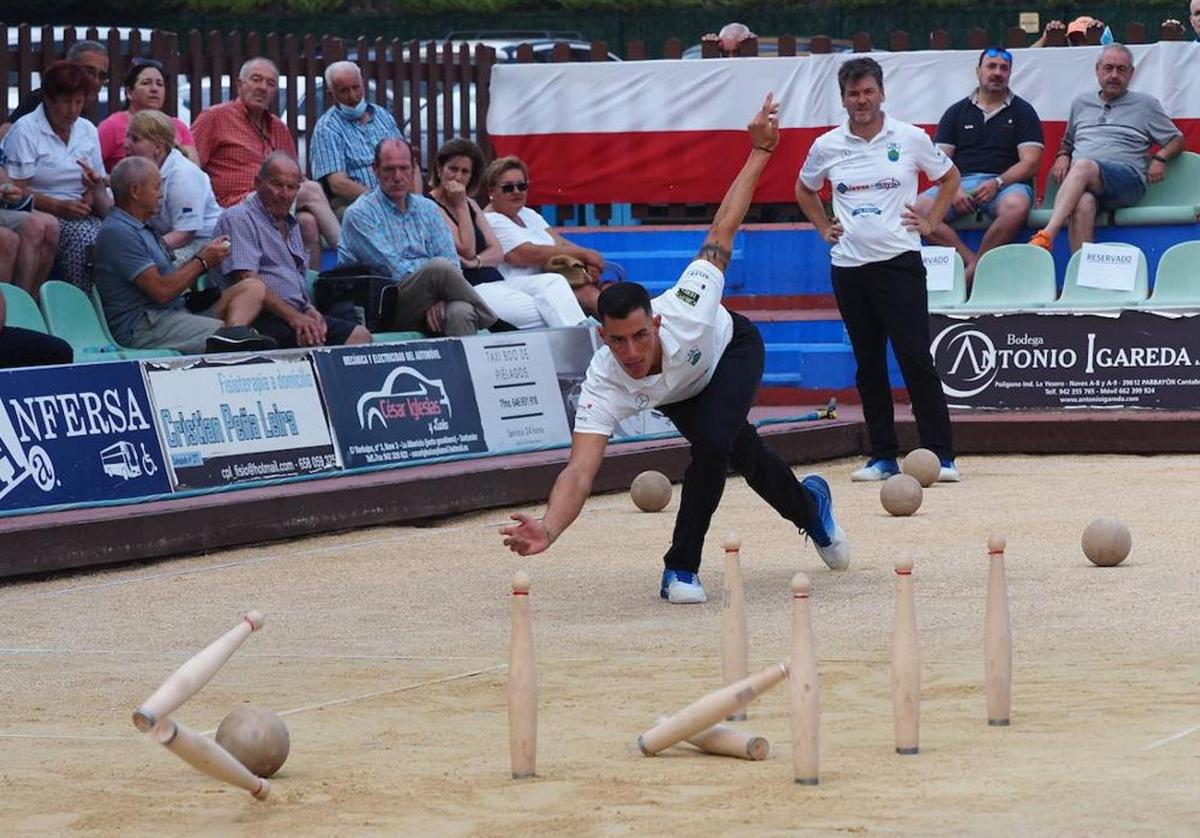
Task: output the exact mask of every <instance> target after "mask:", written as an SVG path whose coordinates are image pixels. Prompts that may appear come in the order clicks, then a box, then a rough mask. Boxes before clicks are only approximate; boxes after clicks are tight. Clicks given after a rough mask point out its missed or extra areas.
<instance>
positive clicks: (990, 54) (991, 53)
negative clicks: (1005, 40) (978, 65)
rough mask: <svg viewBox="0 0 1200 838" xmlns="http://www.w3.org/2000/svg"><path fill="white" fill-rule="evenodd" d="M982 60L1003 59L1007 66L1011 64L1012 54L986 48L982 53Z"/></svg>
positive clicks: (995, 48) (997, 48)
mask: <svg viewBox="0 0 1200 838" xmlns="http://www.w3.org/2000/svg"><path fill="white" fill-rule="evenodd" d="M983 57H984V58H1003V59H1004V60H1005V61H1007V62H1008V63H1009V64H1012V53H1011V52H1009V51H1008V50H1006V49H1001V48H1000V47H988V48H987V49H985V50H984V51H983Z"/></svg>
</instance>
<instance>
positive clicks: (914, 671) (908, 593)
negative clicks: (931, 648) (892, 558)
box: [892, 556, 921, 754]
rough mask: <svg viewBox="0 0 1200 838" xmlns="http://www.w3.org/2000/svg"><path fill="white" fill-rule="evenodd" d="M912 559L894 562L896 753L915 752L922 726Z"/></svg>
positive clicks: (893, 695) (893, 666)
mask: <svg viewBox="0 0 1200 838" xmlns="http://www.w3.org/2000/svg"><path fill="white" fill-rule="evenodd" d="M912 568H913V560H912V557H911V556H901V557H900V558H899V559H898V560H897V561H896V631H895V633H894V634H893V635H892V723H893V725H894V726H895V729H896V753H898V754H915V753H917V751H918V750H919V747H920V746H919V744H918V743H919V741H920V729H921V658H920V652H919V650H918V648H917V609H916V603H915V602H914V601H913V582H912Z"/></svg>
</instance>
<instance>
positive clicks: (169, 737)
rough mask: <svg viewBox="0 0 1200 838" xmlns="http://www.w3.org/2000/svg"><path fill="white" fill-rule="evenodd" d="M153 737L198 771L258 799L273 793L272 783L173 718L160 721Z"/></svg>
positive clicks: (155, 727) (156, 725)
mask: <svg viewBox="0 0 1200 838" xmlns="http://www.w3.org/2000/svg"><path fill="white" fill-rule="evenodd" d="M151 735H152V736H153V737H154V738H155V739H156V740H157V741H158V742H160V743H161V744H162V745H164V746H165V747H166V749H167V750H168V751H170V752H171V753H173V754H175V755H176V756H178V757H179V758H180V759H182V760H183V761H184V762H186V763H187V764H188V765H190V766H192V767H193V768H195V769H196V770H197V771H201V772H203V773H205V774H207V775H208V776H210V777H214V778H216V779H218V780H220V781H221V782H223V783H229V784H230V785H231V786H237V787H238V788H241V789H245V790H246V791H248V792H250V794H252V795H253V796H254V799H255V800H266V799H267V795H268V794H270V793H271V784H270V783H268V782H267V781H266V780H264V779H263V778H262V777H255V776H254V775H253V774H252V773H250V769H249V768H247V767H246V766H244V765H242V764H241V763H240V762H238V761H237V760H236V759H234V757H233V754H231V753H229V751H227V750H225V749H224V748H222V747H221V746H220V745H218V744H217V743H216V742H214V741H213V740H211V739H209V738H208V737H207V736H201V735H200V734H199V733H196V732H194V731H191V730H188V729H187V728H186V727H184V726H183V725H180V724H178V723H176V722H175V721H173V720H171V719H163V720H162V721H160V722H157V723H156V724H155V725H154V727H153V729H152V730H151Z"/></svg>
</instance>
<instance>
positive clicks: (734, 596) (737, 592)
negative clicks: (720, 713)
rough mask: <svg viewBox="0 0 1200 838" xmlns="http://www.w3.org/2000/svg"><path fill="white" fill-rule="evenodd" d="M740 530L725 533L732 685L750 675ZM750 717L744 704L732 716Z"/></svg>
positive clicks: (725, 639)
mask: <svg viewBox="0 0 1200 838" xmlns="http://www.w3.org/2000/svg"><path fill="white" fill-rule="evenodd" d="M741 546H742V543H741V541H740V540H739V539H738V536H737V533H733V532H731V533H729V535H727V536H725V543H724V547H725V587H724V588H723V589H722V591H721V683H722V684H732V683H733V682H734V681H740V680H742V679H743V678H745V677H746V676H747V675H749V674H750V669H749V663H748V660H749V657H750V641H749V639H748V638H747V634H746V592H745V589H744V588H743V587H742V563H741V557H740V555H739V553H738V551H739V550H740V549H741ZM745 720H746V708H745V707H741V708H739V709H738V710H736V711H735V712H734V713H733V715H731V716H730V717H729V721H731V722H742V721H745Z"/></svg>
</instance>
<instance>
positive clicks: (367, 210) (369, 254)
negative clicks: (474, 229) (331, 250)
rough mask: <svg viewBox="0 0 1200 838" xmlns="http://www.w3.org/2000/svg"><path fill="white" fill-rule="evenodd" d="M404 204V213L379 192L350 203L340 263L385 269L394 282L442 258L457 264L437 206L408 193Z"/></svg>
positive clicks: (339, 255) (344, 225)
mask: <svg viewBox="0 0 1200 838" xmlns="http://www.w3.org/2000/svg"><path fill="white" fill-rule="evenodd" d="M405 205H406V206H405V208H404V209H403V210H401V209H400V208H399V207H397V206H396V204H395V202H394V201H392V199H391V198H389V197H388V196H387V195H384V194H383V192H382V191H381V190H380V189H378V188H376V189H372V190H371V191H370V192H368V193H366V194H365V195H363V196H362V197H361V198H359V199H358V200H357V201H355V202H354V203H353V204H351V205H350V208H349V209H348V210H346V215H345V217H343V218H342V239H341V242H340V243H339V244H338V263H339V264H351V263H354V262H362V263H365V264H368V265H383V266H386V267H387V268H388V270H389V271H391V274H392V278H393V279H396V280H403V279H404V278H405V277H406V276H408V275H409V274H411V273H413V272H414V271H417V270H419V269H420V268H422V267H424V265H425V263H426V262H428V261H429V260H430V259H436V258H437V257H439V256H440V257H441V258H443V259H449V260H450V261H451V262H453V263H454V264H456V265H457V264H458V252H457V251H456V250H455V249H454V239H453V238H451V236H450V228H449V227H447V226H446V222H445V221H443V220H442V218H441V210H439V209H438V206H437V204H435V203H434V202H433V201H431V200H429V199H428V198H426V197H424V196H422V195H413V194H411V193H410V194H409V195H407V196H406V199H405Z"/></svg>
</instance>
